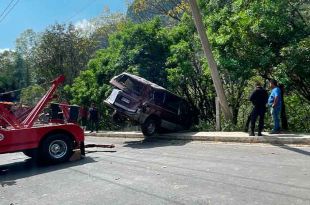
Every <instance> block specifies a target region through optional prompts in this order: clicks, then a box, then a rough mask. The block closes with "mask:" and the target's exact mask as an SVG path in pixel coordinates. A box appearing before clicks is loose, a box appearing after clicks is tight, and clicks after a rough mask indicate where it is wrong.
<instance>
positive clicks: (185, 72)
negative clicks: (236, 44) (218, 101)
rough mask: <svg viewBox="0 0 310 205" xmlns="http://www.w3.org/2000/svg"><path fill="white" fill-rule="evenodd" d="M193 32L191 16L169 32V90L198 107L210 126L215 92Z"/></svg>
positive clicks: (186, 16) (167, 64) (186, 17)
mask: <svg viewBox="0 0 310 205" xmlns="http://www.w3.org/2000/svg"><path fill="white" fill-rule="evenodd" d="M194 31H195V30H194V25H193V22H192V20H191V17H190V16H188V15H185V16H184V17H183V18H182V20H181V22H180V23H179V24H178V25H177V26H175V27H174V28H173V29H169V31H168V29H167V30H166V32H167V33H168V34H169V38H170V41H171V46H170V49H169V50H170V54H169V57H168V58H167V62H166V66H167V68H166V70H167V72H168V80H169V88H170V89H171V90H175V91H176V92H177V93H178V94H179V95H180V96H183V97H185V98H186V99H187V100H188V101H189V102H190V103H191V104H192V105H193V106H195V107H197V108H199V112H200V118H201V119H202V120H203V121H208V122H209V123H211V122H212V121H213V120H214V116H215V111H214V110H215V108H214V105H215V104H214V97H215V92H214V88H213V83H212V80H211V76H210V72H209V68H208V67H207V64H206V61H205V60H204V58H203V56H202V50H201V46H200V41H199V39H198V38H197V36H196V35H195V32H194Z"/></svg>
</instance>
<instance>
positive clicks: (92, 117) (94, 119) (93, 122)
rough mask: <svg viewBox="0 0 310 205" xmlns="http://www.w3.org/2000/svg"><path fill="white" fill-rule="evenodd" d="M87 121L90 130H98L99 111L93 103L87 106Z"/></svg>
mask: <svg viewBox="0 0 310 205" xmlns="http://www.w3.org/2000/svg"><path fill="white" fill-rule="evenodd" d="M89 122H90V132H93V131H94V130H96V132H98V127H99V112H98V109H97V107H96V105H95V103H92V104H91V107H90V108H89Z"/></svg>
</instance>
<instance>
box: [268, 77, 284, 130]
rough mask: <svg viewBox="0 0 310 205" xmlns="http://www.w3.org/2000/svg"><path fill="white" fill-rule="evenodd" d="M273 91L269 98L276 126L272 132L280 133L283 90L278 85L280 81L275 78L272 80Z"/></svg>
mask: <svg viewBox="0 0 310 205" xmlns="http://www.w3.org/2000/svg"><path fill="white" fill-rule="evenodd" d="M270 88H271V89H272V90H271V93H270V95H269V99H268V105H269V106H270V112H271V116H272V120H273V122H274V128H273V129H272V131H271V132H270V134H278V133H279V132H280V119H279V116H280V112H281V106H282V100H281V90H280V88H279V87H278V82H277V81H276V80H274V79H272V80H270Z"/></svg>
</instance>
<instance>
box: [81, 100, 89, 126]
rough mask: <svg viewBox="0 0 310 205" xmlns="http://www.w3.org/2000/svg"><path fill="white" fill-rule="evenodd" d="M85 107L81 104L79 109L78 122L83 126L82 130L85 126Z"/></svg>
mask: <svg viewBox="0 0 310 205" xmlns="http://www.w3.org/2000/svg"><path fill="white" fill-rule="evenodd" d="M87 114H88V111H87V107H86V106H85V105H82V106H81V108H80V111H79V116H80V124H81V126H82V127H83V129H84V130H86V127H87Z"/></svg>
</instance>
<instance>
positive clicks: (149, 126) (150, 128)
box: [141, 118, 159, 137]
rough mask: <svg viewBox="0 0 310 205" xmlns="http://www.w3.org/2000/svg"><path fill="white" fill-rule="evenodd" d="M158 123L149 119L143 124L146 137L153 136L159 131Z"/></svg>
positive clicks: (142, 128) (142, 127)
mask: <svg viewBox="0 0 310 205" xmlns="http://www.w3.org/2000/svg"><path fill="white" fill-rule="evenodd" d="M158 124H159V123H158V121H157V120H156V119H154V118H148V119H146V120H145V122H144V123H143V124H141V130H142V133H143V135H144V136H147V137H149V136H152V135H154V134H155V133H157V131H158Z"/></svg>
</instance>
